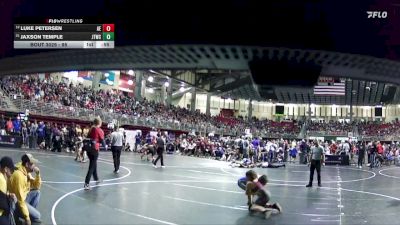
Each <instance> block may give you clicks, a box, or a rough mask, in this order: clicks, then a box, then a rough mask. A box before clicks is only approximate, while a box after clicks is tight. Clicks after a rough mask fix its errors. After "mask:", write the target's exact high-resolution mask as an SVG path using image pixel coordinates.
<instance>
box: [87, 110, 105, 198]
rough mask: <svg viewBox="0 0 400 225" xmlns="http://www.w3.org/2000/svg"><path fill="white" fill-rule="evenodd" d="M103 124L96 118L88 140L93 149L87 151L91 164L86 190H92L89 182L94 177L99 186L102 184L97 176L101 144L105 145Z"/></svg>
mask: <svg viewBox="0 0 400 225" xmlns="http://www.w3.org/2000/svg"><path fill="white" fill-rule="evenodd" d="M101 124H102V121H101V119H100V118H99V117H97V118H95V119H94V121H93V126H92V128H91V129H90V131H89V133H88V138H89V139H90V142H91V144H90V146H91V148H90V149H88V151H87V155H88V158H89V160H90V162H89V169H88V172H87V175H86V179H85V185H84V188H85V190H90V186H89V182H90V179H91V177H92V176H93V179H94V180H95V181H96V183H97V184H99V183H100V180H99V177H98V175H97V158H98V157H99V151H100V143H104V131H103V130H102V129H101V128H100V127H101ZM105 147H106V146H105ZM106 149H107V147H106Z"/></svg>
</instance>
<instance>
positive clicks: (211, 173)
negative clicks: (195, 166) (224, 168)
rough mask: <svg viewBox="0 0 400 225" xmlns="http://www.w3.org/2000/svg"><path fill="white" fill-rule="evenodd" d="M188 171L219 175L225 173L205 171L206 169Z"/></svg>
mask: <svg viewBox="0 0 400 225" xmlns="http://www.w3.org/2000/svg"><path fill="white" fill-rule="evenodd" d="M187 171H189V172H194V173H204V174H212V175H218V176H221V175H223V174H221V173H213V172H205V171H200V170H187Z"/></svg>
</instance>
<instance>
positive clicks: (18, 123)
mask: <svg viewBox="0 0 400 225" xmlns="http://www.w3.org/2000/svg"><path fill="white" fill-rule="evenodd" d="M13 130H14V133H15V134H17V135H19V134H21V121H20V120H19V119H18V117H15V118H14V120H13Z"/></svg>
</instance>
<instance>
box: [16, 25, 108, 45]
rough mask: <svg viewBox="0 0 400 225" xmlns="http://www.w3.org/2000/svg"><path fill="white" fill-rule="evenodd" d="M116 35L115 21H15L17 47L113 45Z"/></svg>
mask: <svg viewBox="0 0 400 225" xmlns="http://www.w3.org/2000/svg"><path fill="white" fill-rule="evenodd" d="M49 21H51V20H46V22H49ZM60 21H63V20H60ZM114 38H115V36H114V24H111V23H109V24H70V23H69V24H58V23H44V24H15V25H14V48H15V49H78V48H88V49H90V48H92V49H99V48H114V46H115V45H114Z"/></svg>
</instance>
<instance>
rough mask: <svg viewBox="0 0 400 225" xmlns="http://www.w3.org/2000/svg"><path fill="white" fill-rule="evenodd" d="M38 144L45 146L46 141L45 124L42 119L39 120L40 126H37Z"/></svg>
mask: <svg viewBox="0 0 400 225" xmlns="http://www.w3.org/2000/svg"><path fill="white" fill-rule="evenodd" d="M36 132H37V144H38V145H39V147H40V148H42V147H43V145H44V144H43V143H44V137H45V135H46V134H45V125H44V122H43V121H41V122H39V125H38V128H37V131H36Z"/></svg>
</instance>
